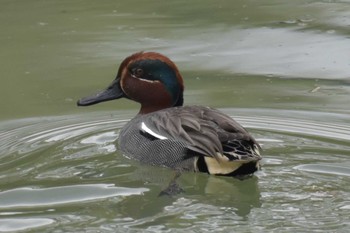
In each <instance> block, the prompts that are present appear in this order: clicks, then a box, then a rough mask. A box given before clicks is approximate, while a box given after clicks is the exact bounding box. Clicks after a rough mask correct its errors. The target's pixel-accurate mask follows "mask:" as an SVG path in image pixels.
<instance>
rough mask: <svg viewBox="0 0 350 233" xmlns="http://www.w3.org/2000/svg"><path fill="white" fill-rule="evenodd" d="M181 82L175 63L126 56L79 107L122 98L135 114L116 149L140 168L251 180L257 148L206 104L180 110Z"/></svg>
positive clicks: (158, 56)
mask: <svg viewBox="0 0 350 233" xmlns="http://www.w3.org/2000/svg"><path fill="white" fill-rule="evenodd" d="M183 92H184V81H183V78H182V76H181V74H180V72H179V70H178V68H177V66H176V65H175V63H174V62H173V61H171V60H170V59H169V58H168V57H167V56H165V55H162V54H160V53H157V52H144V51H141V52H137V53H134V54H132V55H130V56H128V57H127V58H125V59H124V60H123V61H122V62H121V64H120V66H119V69H118V72H117V75H116V78H115V79H114V80H113V82H112V83H111V84H110V85H109V86H108V87H107V88H106V89H104V90H102V91H99V92H98V93H96V94H93V95H89V96H87V97H84V98H81V99H80V100H78V102H77V105H78V106H89V105H94V104H97V103H101V102H105V101H110V100H115V99H120V98H126V99H129V100H132V101H136V102H138V103H140V105H141V107H140V110H139V112H138V114H137V115H136V116H135V117H134V118H132V119H131V120H130V121H129V122H128V123H126V125H125V126H124V127H123V128H122V129H121V130H120V132H119V138H118V144H119V147H118V148H119V149H120V151H121V152H122V153H123V155H125V156H126V157H128V158H131V159H135V160H138V161H140V162H141V163H142V164H148V165H154V166H162V167H168V168H171V169H174V170H176V171H181V172H183V171H190V172H203V173H208V174H211V175H219V176H232V177H242V176H251V175H252V174H253V173H254V172H256V171H257V170H259V169H260V163H259V161H260V160H261V155H260V150H261V147H260V145H259V144H258V143H257V141H256V140H255V139H254V138H253V137H252V136H251V135H250V134H249V133H248V131H247V130H246V129H245V128H244V127H243V126H241V125H240V124H239V123H238V122H236V121H235V120H234V119H232V118H231V117H230V116H228V115H226V114H224V113H223V112H222V111H219V110H217V109H214V108H211V107H206V106H197V105H194V106H184V98H183Z"/></svg>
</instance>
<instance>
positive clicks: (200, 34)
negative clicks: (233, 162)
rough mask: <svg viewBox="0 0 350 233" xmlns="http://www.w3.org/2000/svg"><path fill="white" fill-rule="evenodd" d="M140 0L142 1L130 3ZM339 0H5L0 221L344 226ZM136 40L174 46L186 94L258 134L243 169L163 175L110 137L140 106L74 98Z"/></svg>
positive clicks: (0, 13)
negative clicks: (174, 189)
mask: <svg viewBox="0 0 350 233" xmlns="http://www.w3.org/2000/svg"><path fill="white" fill-rule="evenodd" d="M141 6H142V7H141ZM349 12H350V11H349V4H348V2H346V1H300V2H298V4H297V3H292V2H289V1H272V0H264V1H235V2H234V3H233V2H232V1H225V0H223V1H215V2H212V1H201V2H200V3H199V1H190V2H188V1H175V2H166V3H165V2H164V1H159V0H153V1H148V2H147V4H145V3H144V2H142V3H141V2H139V1H136V0H135V1H118V2H115V1H103V2H99V3H97V2H96V1H88V0H85V1H74V2H71V1H39V0H37V1H25V0H17V1H13V0H11V1H6V0H4V1H2V6H1V8H0V19H1V20H0V25H1V31H0V35H1V36H0V46H1V53H0V61H1V62H0V64H2V68H1V71H0V72H1V75H0V80H1V81H2V85H0V90H1V91H0V103H1V105H0V106H1V111H0V138H1V140H0V232H11V231H24V232H145V231H146V232H183V231H188V232H207V231H214V232H347V231H348V229H349V225H350V222H349V217H348V216H349V215H350V195H349V193H350V188H349V185H348V184H349V179H350V162H349V161H348V158H349V155H350V143H349V142H350V133H349V132H350V117H349V113H350V111H349V109H350V105H349V102H348V98H349V95H350V82H349V77H350V72H349V71H350V69H349V68H350V63H349V61H350V55H349V53H348V51H349V49H350V41H349V38H348V35H349V29H348V25H349ZM139 50H155V51H158V52H162V53H164V54H166V55H168V56H169V57H170V58H172V59H173V60H174V61H175V62H176V64H177V65H178V67H179V68H180V70H181V71H182V74H183V76H184V78H185V83H186V90H185V102H186V104H201V105H209V106H212V107H217V108H221V109H222V110H223V111H224V112H225V113H227V114H229V115H230V116H232V117H233V118H234V119H236V120H237V121H238V122H240V123H241V124H242V125H244V126H245V127H246V128H247V129H248V130H249V131H250V132H251V133H252V134H253V135H254V137H255V138H256V139H257V140H258V142H259V143H260V144H261V145H262V148H263V152H262V155H263V158H264V159H263V161H262V163H263V168H262V170H261V171H260V172H257V173H256V175H255V176H254V177H252V178H251V179H247V180H244V181H241V180H236V179H233V178H228V177H215V176H209V175H206V174H196V173H185V174H183V175H182V176H181V177H180V178H179V180H178V183H179V185H180V186H181V187H182V188H183V189H184V191H185V192H184V193H182V194H180V195H177V196H175V197H158V194H159V192H160V191H161V190H162V189H164V188H165V187H166V186H167V184H168V182H169V181H170V180H171V178H172V177H173V175H174V174H173V171H171V170H169V169H165V168H159V167H151V166H144V165H140V164H139V163H138V162H136V161H132V160H129V159H127V158H125V157H124V156H123V155H122V154H120V153H119V152H118V146H117V144H116V140H117V138H118V133H119V130H120V129H121V128H122V126H123V125H124V124H125V123H126V122H127V121H128V120H129V119H130V118H131V117H133V116H134V115H135V113H136V112H137V109H138V107H139V106H138V105H137V104H135V103H131V102H130V101H128V100H118V101H114V102H111V103H104V104H101V105H98V106H93V107H89V108H78V107H76V106H75V101H76V100H77V99H78V98H80V97H82V96H85V95H87V94H89V93H92V92H94V91H96V90H97V89H102V88H104V87H105V86H106V85H107V84H109V83H110V82H111V81H112V79H113V78H114V75H115V73H116V69H117V67H116V64H119V63H120V61H121V60H122V59H123V58H124V57H125V56H127V55H129V54H131V53H133V52H136V51H139Z"/></svg>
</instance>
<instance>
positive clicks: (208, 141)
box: [141, 106, 260, 161]
mask: <svg viewBox="0 0 350 233" xmlns="http://www.w3.org/2000/svg"><path fill="white" fill-rule="evenodd" d="M141 130H142V131H143V133H144V134H146V135H148V136H150V137H153V138H154V139H158V140H165V139H167V140H178V141H181V142H183V143H184V144H185V145H186V147H187V148H188V149H189V150H190V151H193V152H195V153H196V154H199V155H203V156H206V157H212V158H215V159H216V160H218V161H221V160H225V161H232V160H245V161H256V160H259V159H260V155H259V145H258V144H257V142H256V141H255V140H254V138H253V137H252V136H250V134H249V133H248V132H247V131H246V130H245V129H244V128H243V127H242V126H241V125H240V124H238V123H237V122H236V121H234V120H233V119H232V118H231V117H229V116H227V115H226V114H224V113H222V112H220V111H218V110H215V109H212V108H207V107H201V106H189V107H177V108H170V109H166V110H163V111H157V112H155V113H154V114H152V115H150V116H148V117H145V118H144V119H143V120H142V122H141Z"/></svg>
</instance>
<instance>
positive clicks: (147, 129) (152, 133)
mask: <svg viewBox="0 0 350 233" xmlns="http://www.w3.org/2000/svg"><path fill="white" fill-rule="evenodd" d="M141 129H142V130H143V131H144V132H146V133H148V134H150V135H152V136H153V137H156V138H158V139H160V140H164V139H168V138H167V137H164V136H162V135H160V134H157V133H156V132H153V131H152V130H151V129H150V128H148V127H147V125H146V124H145V122H142V123H141Z"/></svg>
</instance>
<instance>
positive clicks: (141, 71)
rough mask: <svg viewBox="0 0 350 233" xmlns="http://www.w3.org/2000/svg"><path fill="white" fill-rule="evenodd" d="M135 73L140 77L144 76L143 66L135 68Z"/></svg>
mask: <svg viewBox="0 0 350 233" xmlns="http://www.w3.org/2000/svg"><path fill="white" fill-rule="evenodd" d="M134 75H135V76H136V77H138V78H140V77H142V75H143V69H141V68H137V69H135V70H134Z"/></svg>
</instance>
